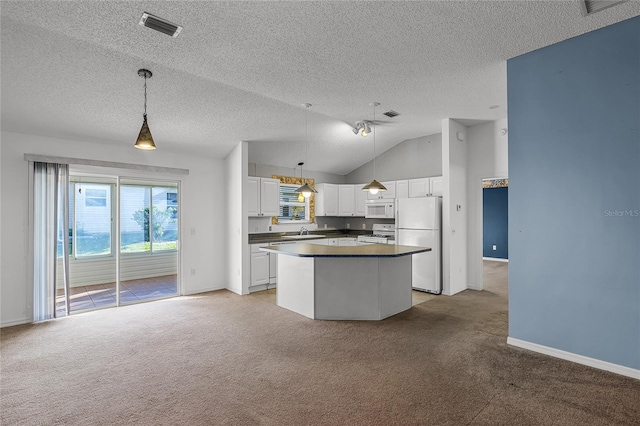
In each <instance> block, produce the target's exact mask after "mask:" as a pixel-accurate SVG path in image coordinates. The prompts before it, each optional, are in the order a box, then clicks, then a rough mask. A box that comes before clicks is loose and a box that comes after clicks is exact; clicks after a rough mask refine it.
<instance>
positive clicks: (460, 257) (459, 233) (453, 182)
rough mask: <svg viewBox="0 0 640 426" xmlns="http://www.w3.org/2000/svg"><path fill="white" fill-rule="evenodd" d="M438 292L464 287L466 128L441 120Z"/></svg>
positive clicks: (465, 281) (453, 121)
mask: <svg viewBox="0 0 640 426" xmlns="http://www.w3.org/2000/svg"><path fill="white" fill-rule="evenodd" d="M442 177H443V181H444V184H443V186H444V191H443V194H442V293H443V294H446V295H449V296H451V295H454V294H456V293H459V292H461V291H462V290H466V289H467V281H468V279H467V245H468V243H467V209H468V208H469V207H468V205H467V128H466V127H465V126H463V125H462V124H460V123H458V122H457V121H455V120H452V119H449V118H446V119H444V120H442Z"/></svg>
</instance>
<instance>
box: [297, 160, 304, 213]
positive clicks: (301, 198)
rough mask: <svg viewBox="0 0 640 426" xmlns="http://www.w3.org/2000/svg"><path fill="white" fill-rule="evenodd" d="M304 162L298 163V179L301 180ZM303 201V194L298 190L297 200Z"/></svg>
mask: <svg viewBox="0 0 640 426" xmlns="http://www.w3.org/2000/svg"><path fill="white" fill-rule="evenodd" d="M303 164H304V163H303V162H302V161H301V162H299V163H298V166H300V180H302V165H303ZM303 201H304V194H303V193H302V192H298V202H299V203H302V202H303Z"/></svg>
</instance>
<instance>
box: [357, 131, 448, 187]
mask: <svg viewBox="0 0 640 426" xmlns="http://www.w3.org/2000/svg"><path fill="white" fill-rule="evenodd" d="M440 175H442V135H441V134H435V135H429V136H422V137H419V138H414V139H407V140H405V141H403V142H401V143H399V144H398V145H396V146H394V147H393V148H391V149H389V150H387V151H385V152H383V153H382V154H379V155H377V156H376V180H378V181H385V180H400V179H413V178H421V177H429V176H440ZM371 179H373V160H371V161H369V162H368V163H366V164H364V165H362V166H360V167H358V168H357V169H355V170H353V171H351V172H350V173H349V174H347V175H346V176H345V183H362V184H364V183H367V182H369V181H370V180H371Z"/></svg>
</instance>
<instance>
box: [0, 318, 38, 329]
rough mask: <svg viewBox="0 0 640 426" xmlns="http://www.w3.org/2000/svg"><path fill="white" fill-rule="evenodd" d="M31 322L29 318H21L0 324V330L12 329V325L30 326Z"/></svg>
mask: <svg viewBox="0 0 640 426" xmlns="http://www.w3.org/2000/svg"><path fill="white" fill-rule="evenodd" d="M32 322H33V320H32V319H31V318H23V319H19V320H12V321H6V322H3V323H2V324H0V328H5V327H13V326H14V325H23V324H31V323H32Z"/></svg>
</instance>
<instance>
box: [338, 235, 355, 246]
mask: <svg viewBox="0 0 640 426" xmlns="http://www.w3.org/2000/svg"><path fill="white" fill-rule="evenodd" d="M338 245H339V246H357V245H358V239H357V238H347V237H343V238H338Z"/></svg>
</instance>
